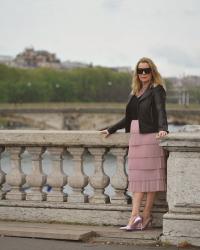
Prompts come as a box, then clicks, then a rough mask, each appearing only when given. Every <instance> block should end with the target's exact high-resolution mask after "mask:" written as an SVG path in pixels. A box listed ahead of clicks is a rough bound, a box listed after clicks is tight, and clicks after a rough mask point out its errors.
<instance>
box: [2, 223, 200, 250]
mask: <svg viewBox="0 0 200 250" xmlns="http://www.w3.org/2000/svg"><path fill="white" fill-rule="evenodd" d="M161 232H162V231H161V229H151V230H146V231H137V232H123V231H121V230H119V227H113V226H87V225H70V224H54V223H53V224H47V223H28V222H9V221H0V250H35V249H37V250H68V249H70V250H87V249H89V250H93V249H96V250H103V249H105V250H106V249H111V250H114V249H115V250H129V249H131V250H155V249H157V250H177V249H178V248H177V247H175V246H160V242H159V237H160V234H161ZM11 236H12V237H11ZM188 249H190V250H197V249H200V248H194V247H191V248H188Z"/></svg>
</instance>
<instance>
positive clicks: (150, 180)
mask: <svg viewBox="0 0 200 250" xmlns="http://www.w3.org/2000/svg"><path fill="white" fill-rule="evenodd" d="M156 134H157V133H148V134H141V133H140V132H139V123H138V120H132V122H131V129H130V138H129V151H128V181H129V185H128V191H130V192H157V191H166V156H165V151H164V150H163V148H162V147H160V146H159V141H158V139H156Z"/></svg>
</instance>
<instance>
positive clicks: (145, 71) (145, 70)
mask: <svg viewBox="0 0 200 250" xmlns="http://www.w3.org/2000/svg"><path fill="white" fill-rule="evenodd" d="M143 73H144V74H145V75H146V74H150V73H151V68H137V74H139V75H141V74H143Z"/></svg>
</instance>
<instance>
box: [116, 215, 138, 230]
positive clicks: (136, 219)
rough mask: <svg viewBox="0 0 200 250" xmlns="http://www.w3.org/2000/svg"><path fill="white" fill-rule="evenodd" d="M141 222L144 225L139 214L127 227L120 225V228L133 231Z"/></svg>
mask: <svg viewBox="0 0 200 250" xmlns="http://www.w3.org/2000/svg"><path fill="white" fill-rule="evenodd" d="M139 224H140V225H141V226H142V218H141V217H140V216H139V215H138V216H136V217H135V219H134V220H133V222H132V223H131V224H130V225H127V226H125V227H120V229H121V230H126V231H133V230H135V229H136V228H137V227H138V225H139Z"/></svg>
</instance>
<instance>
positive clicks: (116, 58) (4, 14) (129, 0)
mask: <svg viewBox="0 0 200 250" xmlns="http://www.w3.org/2000/svg"><path fill="white" fill-rule="evenodd" d="M199 26H200V0H142V1H139V0H0V55H10V56H16V55H17V54H18V53H20V52H22V51H23V50H24V49H25V48H26V47H34V48H35V49H36V50H41V49H42V50H48V51H49V52H52V53H56V55H57V57H58V58H59V59H61V60H62V61H66V60H71V61H80V62H84V63H92V64H93V65H102V66H109V67H112V66H114V67H115V66H128V67H131V68H134V67H135V64H136V63H137V61H138V60H139V59H140V58H141V57H144V56H145V57H150V58H151V59H153V61H154V62H155V64H156V65H157V67H158V70H159V71H160V73H161V74H162V75H163V76H164V77H167V76H168V77H169V76H178V77H181V76H184V75H200V29H199Z"/></svg>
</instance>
